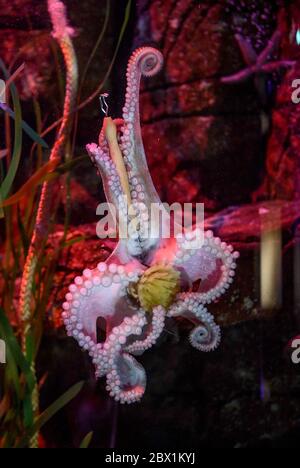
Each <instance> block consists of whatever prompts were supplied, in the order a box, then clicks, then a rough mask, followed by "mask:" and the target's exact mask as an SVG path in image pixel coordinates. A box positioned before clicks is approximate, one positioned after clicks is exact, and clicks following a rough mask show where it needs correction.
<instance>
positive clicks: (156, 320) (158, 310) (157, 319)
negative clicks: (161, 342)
mask: <svg viewBox="0 0 300 468" xmlns="http://www.w3.org/2000/svg"><path fill="white" fill-rule="evenodd" d="M165 317H166V311H165V309H164V308H163V307H161V306H159V307H155V308H154V309H153V316H152V323H151V328H150V331H149V332H148V334H147V336H146V338H145V339H144V340H142V341H135V342H134V343H132V344H130V345H129V346H127V347H126V348H125V351H126V352H128V353H131V354H141V353H143V352H144V351H146V350H148V349H150V348H151V347H152V346H153V345H154V344H155V343H156V342H157V340H158V338H159V337H160V335H161V334H162V332H163V330H164V326H165Z"/></svg>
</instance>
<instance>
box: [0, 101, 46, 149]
mask: <svg viewBox="0 0 300 468" xmlns="http://www.w3.org/2000/svg"><path fill="white" fill-rule="evenodd" d="M0 109H2V110H3V112H6V113H7V114H8V115H9V116H10V117H11V118H12V119H13V120H15V119H16V116H15V113H14V111H13V110H12V109H11V108H10V107H9V106H8V105H7V104H3V103H0ZM21 125H22V128H23V130H24V132H25V133H27V135H28V136H29V137H30V138H31V139H32V140H33V141H34V142H35V143H37V144H38V145H40V146H42V148H45V149H48V148H49V146H48V145H47V143H46V142H45V140H44V139H43V138H42V137H40V135H38V134H37V133H36V132H35V131H34V130H33V129H32V128H31V127H30V126H29V125H28V124H27V123H26V122H25V121H24V120H22V121H21Z"/></svg>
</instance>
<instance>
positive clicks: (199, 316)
mask: <svg viewBox="0 0 300 468" xmlns="http://www.w3.org/2000/svg"><path fill="white" fill-rule="evenodd" d="M168 316H169V317H174V316H183V317H186V318H188V319H189V320H191V321H193V322H194V321H196V322H199V325H198V326H197V327H196V328H194V330H193V331H192V332H191V334H190V343H191V345H192V346H193V347H194V348H196V349H198V350H199V351H202V352H206V353H207V352H210V351H214V350H215V349H216V348H217V347H218V346H219V344H220V341H221V331H220V327H219V326H218V325H216V324H215V322H214V318H213V316H212V315H211V314H210V313H209V312H208V311H207V309H206V308H205V307H203V305H202V304H201V303H200V302H199V300H198V298H197V294H194V295H189V296H187V297H184V296H182V298H181V299H179V300H178V301H177V303H176V304H175V306H174V307H173V308H171V309H170V310H169V313H168Z"/></svg>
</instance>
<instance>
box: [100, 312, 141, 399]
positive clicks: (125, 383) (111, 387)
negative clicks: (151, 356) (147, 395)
mask: <svg viewBox="0 0 300 468" xmlns="http://www.w3.org/2000/svg"><path fill="white" fill-rule="evenodd" d="M146 323H147V319H146V317H145V313H144V312H143V311H140V312H138V313H137V314H135V315H134V316H133V317H131V318H129V317H126V318H125V319H124V321H123V322H122V324H121V325H119V326H118V327H114V329H113V330H112V332H111V334H110V335H109V337H108V339H107V340H106V342H105V343H104V345H102V346H101V348H100V349H99V347H98V348H97V349H96V355H95V356H94V364H95V365H96V376H97V377H100V376H102V375H103V372H104V371H106V373H107V390H108V391H109V392H110V396H112V397H114V398H115V399H116V400H117V401H120V402H121V403H133V402H135V401H139V400H140V399H141V398H142V396H143V394H144V392H145V387H146V376H145V371H144V369H143V368H142V366H140V365H139V364H138V363H137V362H136V361H135V360H134V358H132V357H131V356H129V355H128V354H127V353H125V354H123V353H122V349H123V348H124V346H125V344H126V342H127V340H128V338H129V337H130V336H131V335H135V336H140V335H141V334H142V332H143V327H144V326H145V325H146ZM107 370H108V372H107Z"/></svg>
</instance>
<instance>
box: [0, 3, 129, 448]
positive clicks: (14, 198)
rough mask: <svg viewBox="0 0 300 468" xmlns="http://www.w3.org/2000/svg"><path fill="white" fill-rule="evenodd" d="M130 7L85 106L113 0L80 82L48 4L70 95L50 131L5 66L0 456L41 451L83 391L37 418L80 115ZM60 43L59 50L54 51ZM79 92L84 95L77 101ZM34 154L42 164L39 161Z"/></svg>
mask: <svg viewBox="0 0 300 468" xmlns="http://www.w3.org/2000/svg"><path fill="white" fill-rule="evenodd" d="M131 3H132V2H131V0H129V1H128V4H127V8H126V11H125V16H124V22H123V25H122V28H121V30H120V33H119V37H118V38H117V42H116V47H115V51H114V53H113V56H112V59H111V63H110V65H109V67H108V70H107V72H106V74H105V76H104V79H103V80H102V81H101V83H100V84H99V86H97V89H96V90H95V91H94V92H93V93H92V95H91V96H89V97H88V98H86V99H85V100H84V101H81V99H80V96H81V91H82V90H83V87H84V82H85V78H86V75H87V71H88V68H89V65H90V63H91V61H92V60H93V58H94V56H95V54H96V52H97V51H98V50H99V47H100V45H101V41H102V39H103V37H104V36H105V33H106V31H107V26H108V20H109V18H110V15H111V11H110V0H107V5H106V7H107V9H106V16H105V20H104V24H103V27H102V29H101V32H100V34H99V37H98V40H97V43H96V44H95V46H94V47H93V51H92V53H91V56H90V58H89V60H88V62H87V65H86V67H85V71H84V73H83V75H82V77H81V78H80V79H79V80H78V75H77V69H76V56H75V51H74V49H73V46H72V42H71V33H72V31H71V30H70V29H69V28H68V25H67V24H65V25H63V24H62V23H61V15H60V13H61V11H62V10H61V9H62V8H63V4H62V3H61V2H60V1H57V0H49V6H50V13H51V7H52V20H54V19H55V18H53V14H54V16H55V15H57V14H59V18H58V17H57V18H56V19H59V21H60V23H59V24H58V23H57V24H56V26H55V25H54V21H53V32H54V34H53V35H54V40H53V50H54V51H55V53H58V49H61V51H62V53H63V56H64V58H65V64H66V71H67V78H66V93H64V92H63V91H62V93H61V94H62V95H64V94H65V96H64V113H63V116H62V118H60V119H58V121H56V122H55V123H54V124H52V125H51V126H50V127H49V128H47V129H46V130H45V129H44V122H45V118H44V116H43V115H42V111H41V107H40V104H39V102H38V100H37V99H33V109H34V112H35V116H36V129H34V128H31V127H30V126H29V125H28V124H27V123H26V122H25V121H24V120H23V118H22V108H21V102H20V98H19V94H18V89H17V85H16V84H15V79H16V77H17V75H18V74H20V73H22V72H23V68H24V67H22V66H21V67H19V69H17V72H14V73H13V72H12V71H11V70H12V67H9V68H8V69H7V68H6V67H5V65H4V64H3V62H0V67H1V70H2V73H3V76H4V78H5V79H6V81H7V98H6V104H4V105H1V106H0V116H1V118H2V117H3V115H4V116H5V125H6V126H5V140H6V141H7V142H8V143H9V142H10V141H11V134H12V131H13V132H14V137H13V141H12V144H11V145H7V148H8V149H7V150H5V151H3V156H2V157H1V158H0V218H1V217H2V221H1V224H2V225H3V228H4V230H3V234H4V239H5V241H4V243H3V246H0V248H1V251H0V255H1V262H0V339H2V340H4V341H5V343H6V353H7V356H6V357H7V364H6V365H5V366H3V367H2V366H1V368H0V448H17V447H37V446H38V434H39V431H40V430H41V428H42V427H43V426H44V425H45V424H46V423H47V422H48V420H49V419H50V418H51V417H52V416H53V415H54V414H56V412H57V411H59V410H60V409H61V408H62V407H64V406H65V405H66V404H67V403H68V402H69V401H71V400H72V399H73V398H74V397H75V396H76V395H77V394H78V393H79V392H80V390H81V388H82V386H83V383H82V382H81V383H78V384H76V385H75V386H73V387H72V388H71V389H70V390H69V391H68V392H66V393H65V394H64V395H62V396H61V397H60V398H59V399H58V400H56V401H55V402H54V403H53V404H52V405H51V406H50V407H49V408H48V409H46V410H45V411H44V412H40V408H39V393H40V389H41V387H42V386H43V383H44V382H45V380H46V378H47V375H44V376H42V378H41V380H40V381H38V379H37V375H36V370H35V368H36V360H37V356H38V353H39V348H40V343H41V339H42V335H43V327H44V322H45V319H46V316H47V311H48V310H49V307H51V304H49V296H50V293H51V288H52V284H53V278H54V275H55V272H56V270H57V264H58V260H59V257H60V255H61V252H62V249H64V248H65V247H66V246H67V245H68V241H67V232H68V226H69V222H70V208H71V207H70V192H69V183H70V177H71V172H72V170H73V169H74V168H75V167H77V166H78V165H79V164H81V163H82V162H83V161H84V160H85V159H87V157H85V156H84V157H83V156H79V157H76V158H75V157H73V155H74V146H75V142H76V132H77V120H78V114H79V112H80V110H81V109H83V108H84V107H85V106H86V105H87V104H88V103H89V102H91V101H92V100H93V99H94V98H95V97H97V96H98V95H99V93H100V92H101V90H102V88H103V86H104V85H105V83H106V81H107V79H108V77H109V75H110V72H111V70H112V67H113V64H114V62H115V60H116V57H117V53H118V50H119V48H120V45H121V43H122V40H123V37H124V33H125V30H126V27H127V24H128V21H129V16H130V11H131ZM50 4H51V5H50ZM64 26H66V28H67V29H65V32H67V34H66V35H63V36H61V34H60V33H61V32H63V30H64ZM55 42H57V43H58V44H59V47H57V46H56V45H55V44H54V43H55ZM57 75H58V82H59V83H61V84H62V85H63V83H64V81H65V80H64V78H63V76H62V72H61V69H60V67H58V71H57ZM78 84H79V89H80V93H78V95H77V93H76V91H77V88H78ZM10 101H11V104H10ZM74 120H75V123H74V124H73V121H74ZM75 124H76V125H75ZM58 127H59V130H58V131H57V135H56V137H55V142H54V145H53V148H52V150H51V151H50V157H49V160H48V162H44V161H45V157H44V156H45V153H46V152H47V151H48V144H47V142H46V141H45V139H44V138H45V137H46V136H47V135H49V134H50V132H52V131H53V130H55V129H56V128H58ZM24 133H25V134H26V135H27V136H28V137H29V138H30V139H31V140H32V141H33V146H32V149H31V153H30V158H28V161H29V162H30V164H32V174H31V175H30V176H29V178H28V179H27V180H26V181H25V182H24V183H23V185H22V186H21V187H20V186H19V185H16V178H17V176H18V174H19V173H20V164H21V162H22V158H23V153H24V145H23V139H24V138H23V135H24ZM35 154H36V156H37V157H34V156H35ZM61 177H63V178H64V184H65V187H66V194H65V197H66V202H65V220H64V236H63V238H62V239H61V241H60V243H59V245H58V246H56V247H55V249H54V250H53V252H51V254H49V252H48V250H47V243H48V239H49V234H50V233H51V231H52V230H53V227H54V225H55V222H56V214H57V209H58V201H57V198H56V197H54V192H55V190H51V187H54V185H53V184H54V183H55V181H57V180H58V179H59V178H61ZM16 187H17V188H16ZM40 189H41V190H40ZM80 240H82V238H78V239H77V238H76V239H73V240H72V241H71V242H79V241H80ZM69 242H70V241H69ZM20 276H21V277H22V278H21V286H20ZM91 439H92V434H88V435H87V436H86V437H85V438H84V440H83V441H82V443H81V448H87V447H88V446H89V445H90V443H91Z"/></svg>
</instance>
